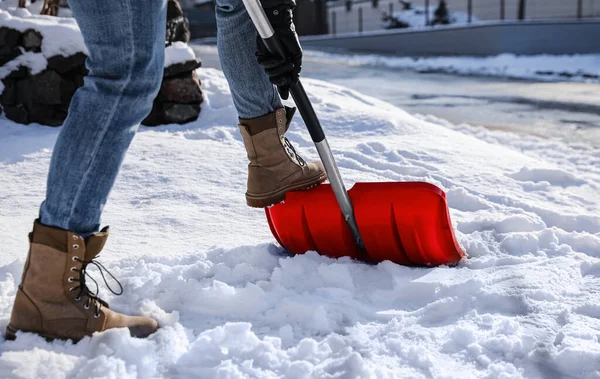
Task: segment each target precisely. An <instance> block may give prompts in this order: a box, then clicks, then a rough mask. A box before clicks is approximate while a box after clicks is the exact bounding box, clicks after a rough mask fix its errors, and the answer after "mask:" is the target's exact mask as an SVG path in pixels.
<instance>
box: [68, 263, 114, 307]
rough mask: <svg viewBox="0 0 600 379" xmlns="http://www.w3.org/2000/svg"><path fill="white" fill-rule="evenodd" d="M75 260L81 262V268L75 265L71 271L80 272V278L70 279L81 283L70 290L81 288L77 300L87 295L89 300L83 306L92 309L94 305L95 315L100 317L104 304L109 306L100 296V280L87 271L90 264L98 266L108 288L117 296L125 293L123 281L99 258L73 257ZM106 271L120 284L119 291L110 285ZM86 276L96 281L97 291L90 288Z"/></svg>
mask: <svg viewBox="0 0 600 379" xmlns="http://www.w3.org/2000/svg"><path fill="white" fill-rule="evenodd" d="M73 260H74V261H76V262H81V269H80V270H78V269H77V268H75V267H73V268H71V271H74V272H79V279H77V278H73V277H71V278H69V281H72V282H79V285H77V286H75V287H73V288H71V289H70V291H77V290H79V292H78V293H77V296H75V301H81V299H83V298H84V297H85V298H86V299H87V300H86V302H85V304H84V306H83V307H84V308H85V309H90V307H94V317H96V318H98V317H100V309H102V307H103V306H104V307H107V308H108V304H107V303H106V302H105V301H104V300H102V299H100V298H99V297H98V290H99V288H98V282H97V281H96V280H95V279H94V278H93V277H92V276H91V275H90V274H88V272H87V268H88V265H90V264H93V265H94V266H96V268H98V271H100V275H102V279H103V280H104V284H105V285H106V288H108V290H109V291H110V292H112V293H113V294H114V295H117V296H119V295H122V294H123V286H122V285H121V282H119V281H118V280H117V278H115V276H114V275H113V274H112V273H111V272H110V271H108V269H107V268H106V267H104V265H103V264H102V263H100V262H98V261H97V260H95V259H92V260H89V261H84V260H81V259H79V258H77V257H73ZM104 272H106V273H107V274H108V275H109V276H110V277H111V278H112V279H113V280H114V281H115V283H117V285H118V286H119V292H117V291H115V290H113V288H112V287H111V286H110V284H108V280H107V279H106V276H105V275H104ZM86 278H89V279H90V280H91V281H92V282H94V284H95V286H96V291H94V292H92V291H91V290H90V289H89V288H88V286H87V282H86Z"/></svg>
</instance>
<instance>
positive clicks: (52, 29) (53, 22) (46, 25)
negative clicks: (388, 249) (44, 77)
mask: <svg viewBox="0 0 600 379" xmlns="http://www.w3.org/2000/svg"><path fill="white" fill-rule="evenodd" d="M42 3H43V2H42ZM0 4H1V3H0ZM17 10H19V9H17ZM20 11H23V10H22V9H21V10H20ZM25 11H26V10H25ZM14 12H15V11H13V12H8V11H3V10H1V9H0V25H2V26H5V27H8V28H11V29H15V30H19V31H21V32H24V31H25V30H27V29H34V30H37V31H39V32H40V33H41V34H42V37H43V43H42V52H41V53H42V55H43V56H44V57H45V58H50V57H53V56H55V55H62V56H65V57H67V56H70V55H73V54H75V53H79V52H82V53H85V54H87V49H86V47H85V44H84V43H83V37H82V35H81V33H80V31H79V26H78V25H77V22H76V21H75V19H73V18H70V17H69V18H67V17H53V16H41V15H37V14H34V15H32V14H31V13H29V12H27V11H26V13H25V14H19V13H14ZM11 13H13V14H11Z"/></svg>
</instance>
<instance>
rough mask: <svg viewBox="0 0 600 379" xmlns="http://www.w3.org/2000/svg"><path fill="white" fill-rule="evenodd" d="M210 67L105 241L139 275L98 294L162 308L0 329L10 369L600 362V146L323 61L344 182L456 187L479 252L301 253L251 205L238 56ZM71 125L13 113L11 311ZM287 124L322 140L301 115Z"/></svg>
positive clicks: (3, 212) (175, 370) (8, 246)
mask: <svg viewBox="0 0 600 379" xmlns="http://www.w3.org/2000/svg"><path fill="white" fill-rule="evenodd" d="M198 74H199V76H200V79H201V80H202V84H203V90H204V91H205V94H206V96H207V99H206V102H205V103H204V104H203V111H202V114H201V116H200V118H199V120H198V121H197V122H195V123H192V124H188V125H183V126H175V125H173V126H164V127H160V128H155V129H143V130H142V131H141V132H140V133H139V134H138V136H137V137H136V139H135V141H134V143H133V146H132V148H131V150H130V153H129V155H128V157H127V159H126V162H125V164H124V166H123V170H122V173H121V175H120V178H119V181H118V184H117V186H116V188H115V190H114V191H113V194H112V197H111V201H110V202H109V205H108V206H107V209H106V212H105V217H104V221H105V222H106V223H107V224H110V225H111V227H112V232H113V236H112V237H111V239H109V242H108V244H107V247H106V250H105V252H104V253H103V254H102V255H103V258H104V262H105V263H106V265H107V266H108V268H109V269H110V270H111V271H112V272H113V273H114V274H115V275H116V276H117V277H118V278H120V279H122V281H123V283H124V286H125V294H124V295H123V296H121V297H114V296H108V295H106V294H105V293H106V292H107V291H104V292H103V293H102V294H103V295H105V296H106V298H107V299H108V300H109V301H111V304H112V307H113V308H114V309H116V310H119V311H125V312H131V313H137V314H146V315H152V316H154V317H157V318H158V319H159V320H160V324H161V326H162V328H161V329H160V330H159V331H158V332H157V333H156V334H155V335H153V336H151V337H150V338H149V339H147V340H137V339H132V338H130V337H129V336H128V334H127V332H125V331H123V330H114V331H110V332H107V333H104V334H101V335H96V336H94V337H93V338H87V339H84V340H83V341H81V342H80V343H78V344H77V345H73V344H72V343H70V342H61V341H55V342H51V343H50V342H46V341H45V340H43V339H42V338H39V337H37V336H34V335H27V334H21V335H19V337H18V338H17V340H16V341H15V342H5V341H2V342H0V377H2V378H4V377H26V378H53V379H54V378H65V377H69V378H92V377H93V378H100V377H111V378H134V377H139V378H155V377H167V378H189V377H201V378H245V377H259V378H275V377H282V378H283V377H285V378H421V377H425V378H427V377H435V378H461V379H462V378H521V377H527V378H569V377H572V378H599V377H600V344H599V341H598V340H599V336H600V306H599V304H600V198H599V197H598V192H599V190H600V151H598V150H597V149H596V150H594V149H593V148H591V147H589V146H587V145H584V144H571V145H565V144H563V143H561V142H558V141H554V140H550V139H539V138H536V137H528V136H521V135H515V134H510V133H507V132H502V131H489V130H488V129H484V128H475V127H471V126H468V125H461V126H455V125H452V124H450V123H448V122H446V121H444V120H440V119H437V118H434V117H432V116H423V117H418V118H417V117H414V116H411V115H409V114H408V113H406V112H404V111H402V110H401V109H399V108H396V107H394V106H392V105H390V104H388V103H385V102H382V101H379V100H376V99H374V98H371V97H367V96H364V95H361V94H359V93H357V92H355V91H352V90H349V89H346V88H344V87H340V86H336V85H332V84H328V83H325V82H322V81H318V80H307V81H306V87H307V90H308V91H309V94H310V97H311V99H312V100H313V101H314V104H315V108H316V111H317V113H318V114H319V115H320V117H321V119H322V123H323V125H324V126H325V128H326V129H327V132H328V134H329V139H330V143H331V145H332V147H333V149H334V154H335V155H336V156H337V157H338V161H339V165H340V167H341V172H342V175H343V176H344V177H345V178H347V181H348V184H351V183H352V182H355V181H403V180H425V181H429V182H432V183H435V184H437V185H439V186H441V187H443V188H444V189H445V190H446V192H447V195H448V198H449V202H450V207H451V214H452V219H453V222H454V225H455V228H456V232H457V237H458V240H459V242H460V243H461V245H462V246H463V247H464V248H465V249H466V251H467V253H468V254H469V256H470V258H469V259H465V260H463V261H462V262H461V263H460V264H459V266H458V267H455V268H449V267H439V268H434V269H422V268H407V267H401V266H398V265H395V264H391V263H389V262H383V263H381V264H378V265H366V264H362V263H359V262H355V261H351V260H349V259H340V260H332V259H329V258H325V257H321V256H318V255H317V254H315V253H309V254H307V255H303V256H296V257H290V256H287V255H286V254H285V252H283V251H282V250H281V249H280V248H279V247H277V246H276V245H275V244H274V242H273V238H272V237H271V236H270V234H269V231H268V227H267V224H266V220H265V218H264V215H263V214H262V212H261V211H260V210H254V209H249V208H247V207H246V206H245V202H244V196H243V193H244V188H245V164H246V157H245V152H244V149H243V145H242V141H241V137H240V136H239V132H238V130H237V127H236V125H235V124H236V115H235V110H234V108H233V106H232V103H231V98H230V94H229V90H228V88H227V84H226V82H225V80H224V79H223V76H222V73H220V72H219V71H217V70H214V69H200V70H198ZM57 133H58V130H57V129H50V128H45V127H38V126H22V125H16V124H13V123H11V122H9V121H6V120H0V172H1V175H0V236H1V238H2V241H1V243H0V304H1V305H0V328H2V329H3V328H4V327H5V326H6V324H7V323H8V318H9V312H10V307H11V305H12V300H13V296H14V294H15V290H16V286H17V284H18V280H19V277H20V274H21V270H22V265H23V260H24V258H25V254H26V249H27V238H26V236H27V233H28V232H29V230H30V228H31V223H32V221H33V219H34V218H35V217H36V213H37V206H38V205H39V203H40V202H41V200H42V197H43V189H44V186H45V176H46V170H47V166H48V162H49V158H50V154H51V147H52V145H53V143H54V140H55V139H56V135H57ZM289 134H290V137H291V140H292V141H293V142H294V143H296V144H297V145H299V146H300V150H301V151H302V152H303V153H304V155H305V156H307V158H314V157H316V151H315V149H314V147H313V146H312V143H311V142H310V138H309V136H308V134H307V133H306V132H305V130H304V128H303V127H302V122H301V120H300V119H299V118H297V119H296V121H295V123H294V124H293V126H292V129H291V131H290V133H289ZM15 258H16V259H17V260H16V261H15V262H12V263H11V261H12V260H13V259H15Z"/></svg>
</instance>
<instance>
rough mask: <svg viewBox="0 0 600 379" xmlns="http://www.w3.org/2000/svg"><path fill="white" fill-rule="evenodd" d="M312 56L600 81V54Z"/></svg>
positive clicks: (387, 65) (373, 64) (465, 71)
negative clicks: (423, 56) (421, 56)
mask: <svg viewBox="0 0 600 379" xmlns="http://www.w3.org/2000/svg"><path fill="white" fill-rule="evenodd" d="M306 55H307V56H308V57H311V58H319V57H322V58H325V59H332V58H340V59H343V60H344V61H345V62H346V63H347V64H348V65H351V66H370V67H385V68H399V69H409V70H415V71H420V72H442V73H449V74H461V75H482V76H495V77H507V78H516V79H536V80H552V81H553V80H572V81H580V82H593V83H598V82H600V54H587V55H531V56H527V55H525V56H517V55H514V54H501V55H498V56H494V57H429V58H410V57H393V56H383V55H372V54H355V55H351V54H343V55H342V54H331V53H325V52H319V51H308V52H307V54H306Z"/></svg>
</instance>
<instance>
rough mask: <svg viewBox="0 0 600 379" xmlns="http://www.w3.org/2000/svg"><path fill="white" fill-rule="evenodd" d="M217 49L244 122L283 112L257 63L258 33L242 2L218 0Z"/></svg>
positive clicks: (276, 94)
mask: <svg viewBox="0 0 600 379" xmlns="http://www.w3.org/2000/svg"><path fill="white" fill-rule="evenodd" d="M216 16H217V45H218V48H219V58H220V60H221V67H222V69H223V73H224V74H225V77H226V78H227V81H228V82H229V87H230V88H231V94H232V97H233V103H234V105H235V107H236V109H237V112H238V115H239V117H241V118H256V117H260V116H264V115H266V114H267V113H271V112H273V111H274V110H275V109H277V108H281V106H282V105H281V99H280V98H279V94H278V93H277V91H276V90H275V87H274V86H273V85H271V83H270V82H269V77H268V76H267V74H266V73H265V71H264V70H263V67H262V66H261V65H260V64H259V63H258V61H257V60H256V55H255V53H256V36H257V32H256V29H255V27H254V25H253V24H252V21H251V20H250V16H248V13H247V12H246V8H245V7H244V4H243V3H242V1H241V0H216Z"/></svg>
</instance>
